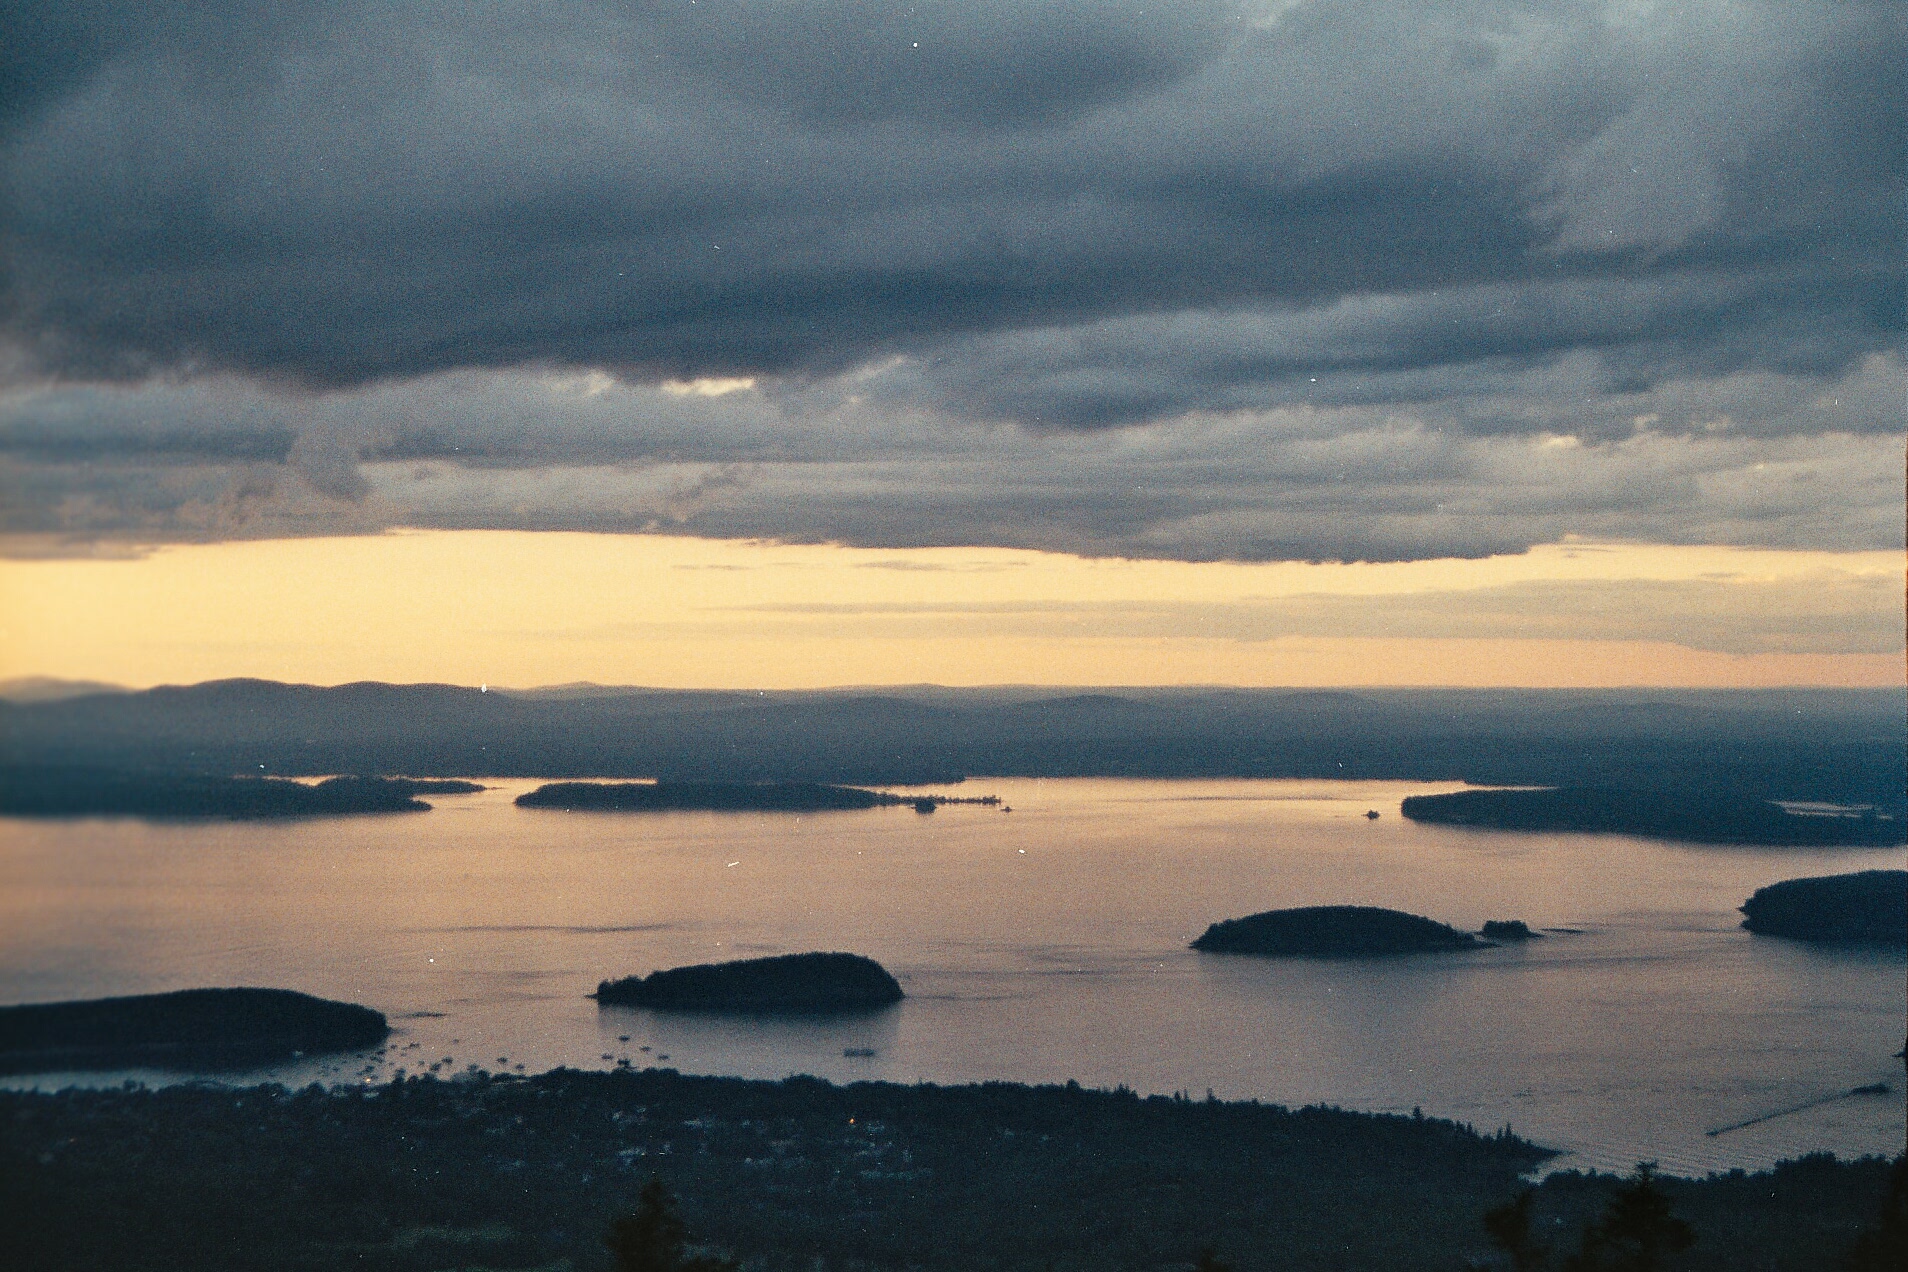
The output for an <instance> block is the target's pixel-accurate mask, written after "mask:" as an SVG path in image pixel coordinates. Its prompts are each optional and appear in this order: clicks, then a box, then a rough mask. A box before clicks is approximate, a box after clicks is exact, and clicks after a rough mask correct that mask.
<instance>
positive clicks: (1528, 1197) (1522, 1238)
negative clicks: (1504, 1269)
mask: <svg viewBox="0 0 1908 1272" xmlns="http://www.w3.org/2000/svg"><path fill="white" fill-rule="evenodd" d="M1536 1200H1537V1193H1536V1191H1535V1190H1533V1189H1530V1188H1526V1189H1524V1191H1523V1192H1521V1193H1518V1194H1517V1199H1516V1200H1515V1201H1507V1202H1505V1203H1504V1204H1503V1205H1501V1206H1499V1207H1498V1208H1497V1209H1495V1210H1487V1211H1485V1212H1484V1231H1486V1232H1488V1233H1490V1234H1491V1244H1492V1245H1494V1246H1496V1247H1497V1248H1498V1249H1499V1250H1502V1251H1503V1252H1504V1255H1505V1257H1506V1258H1508V1259H1509V1260H1510V1265H1511V1272H1539V1269H1541V1268H1543V1267H1545V1266H1547V1265H1548V1264H1549V1262H1550V1247H1549V1246H1548V1245H1546V1244H1545V1243H1544V1242H1541V1241H1539V1240H1537V1238H1536V1237H1535V1236H1533V1235H1531V1231H1530V1208H1531V1205H1532V1203H1533V1202H1535V1201H1536Z"/></svg>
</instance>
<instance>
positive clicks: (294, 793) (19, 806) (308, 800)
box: [0, 765, 483, 820]
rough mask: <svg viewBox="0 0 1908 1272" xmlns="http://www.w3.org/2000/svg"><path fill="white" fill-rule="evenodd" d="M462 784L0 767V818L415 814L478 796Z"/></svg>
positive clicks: (232, 817)
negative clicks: (431, 797) (424, 796)
mask: <svg viewBox="0 0 1908 1272" xmlns="http://www.w3.org/2000/svg"><path fill="white" fill-rule="evenodd" d="M481 789H483V788H482V787H480V786H477V785H476V784H474V783H470V782H439V781H421V780H417V779H412V778H383V777H333V778H327V779H326V780H325V781H322V782H316V783H313V784H310V785H307V784H305V783H303V782H294V781H290V780H287V779H285V778H280V777H229V776H222V775H214V774H205V773H166V772H125V771H114V770H104V769H86V768H60V767H51V766H46V767H42V766H36V765H8V766H5V767H0V816H7V817H153V818H194V817H207V818H230V819H235V820H249V819H254V818H274V817H330V816H336V815H339V814H343V813H421V812H426V811H428V810H429V809H430V805H429V804H426V803H424V802H423V801H422V800H420V799H417V798H416V795H417V794H418V793H419V792H420V791H425V790H429V791H432V792H441V793H445V794H450V793H454V791H458V790H481Z"/></svg>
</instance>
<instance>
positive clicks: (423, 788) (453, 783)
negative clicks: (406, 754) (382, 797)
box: [379, 777, 490, 795]
mask: <svg viewBox="0 0 1908 1272" xmlns="http://www.w3.org/2000/svg"><path fill="white" fill-rule="evenodd" d="M379 780H380V781H382V782H384V783H385V784H386V785H387V786H390V787H392V788H394V789H397V790H402V791H404V792H405V793H406V794H408V795H475V794H476V793H477V792H478V791H482V790H488V789H490V788H489V787H487V786H485V785H483V784H482V783H481V782H466V781H464V780H463V779H462V778H456V777H386V778H380V779H379Z"/></svg>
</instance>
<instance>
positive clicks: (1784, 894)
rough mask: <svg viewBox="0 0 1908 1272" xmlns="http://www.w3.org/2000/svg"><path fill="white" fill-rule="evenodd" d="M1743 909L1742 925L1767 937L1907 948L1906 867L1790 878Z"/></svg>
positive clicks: (1763, 890) (1762, 892)
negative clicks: (1904, 868)
mask: <svg viewBox="0 0 1908 1272" xmlns="http://www.w3.org/2000/svg"><path fill="white" fill-rule="evenodd" d="M1740 908H1741V910H1742V913H1743V915H1744V916H1745V917H1744V918H1743V921H1742V925H1743V926H1744V927H1745V928H1748V929H1749V930H1750V931H1751V932H1755V933H1758V934H1760V935H1763V936H1786V937H1791V938H1793V939H1795V940H1800V941H1822V942H1832V943H1847V944H1873V945H1892V946H1895V947H1896V948H1908V870H1862V871H1858V872H1857V873H1855V874H1841V875H1822V876H1818V877H1815V878H1808V879H1786V880H1784V881H1783V882H1781V883H1772V884H1770V885H1769V886H1768V887H1766V888H1757V889H1756V891H1755V895H1753V896H1751V897H1750V898H1749V899H1748V900H1747V901H1745V902H1743V903H1742V906H1741V907H1740Z"/></svg>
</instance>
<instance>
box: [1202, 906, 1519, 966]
mask: <svg viewBox="0 0 1908 1272" xmlns="http://www.w3.org/2000/svg"><path fill="white" fill-rule="evenodd" d="M1491 944H1492V943H1491V942H1489V941H1480V940H1479V939H1478V938H1477V937H1475V936H1473V935H1471V934H1470V933H1469V932H1460V931H1458V930H1457V929H1456V928H1454V927H1451V926H1450V925H1449V924H1445V923H1439V922H1438V921H1437V920H1436V919H1427V918H1424V917H1422V916H1421V915H1416V914H1406V913H1405V912H1404V911H1402V910H1384V909H1380V908H1378V907H1377V906H1369V905H1313V906H1303V907H1300V908H1299V909H1295V910H1267V911H1266V912H1265V913H1263V914H1254V915H1249V916H1247V917H1246V918H1243V919H1227V920H1225V921H1224V922H1221V923H1215V924H1213V925H1212V926H1211V927H1209V928H1207V929H1206V932H1205V935H1203V936H1201V937H1200V938H1199V939H1198V940H1196V941H1194V942H1193V943H1192V948H1194V949H1196V950H1201V951H1204V952H1205V953H1208V954H1265V955H1272V956H1275V957H1287V958H1293V957H1296V958H1363V957H1370V956H1373V955H1383V954H1430V953H1438V952H1441V951H1445V950H1475V949H1487V948H1489V947H1490V945H1491Z"/></svg>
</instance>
